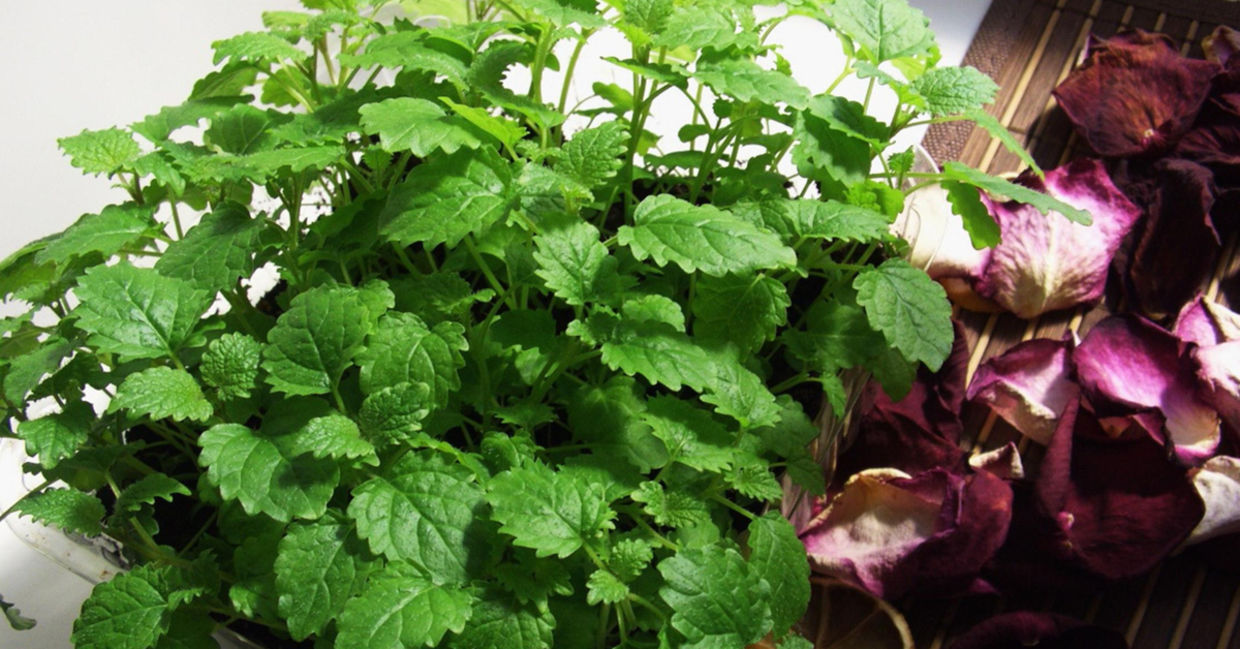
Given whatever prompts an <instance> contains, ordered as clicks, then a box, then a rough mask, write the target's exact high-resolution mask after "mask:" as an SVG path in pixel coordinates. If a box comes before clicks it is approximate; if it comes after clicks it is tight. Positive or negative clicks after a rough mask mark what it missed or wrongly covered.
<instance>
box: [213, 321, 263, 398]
mask: <svg viewBox="0 0 1240 649" xmlns="http://www.w3.org/2000/svg"><path fill="white" fill-rule="evenodd" d="M262 351H263V346H262V343H260V342H258V341H257V340H254V339H253V338H251V337H250V336H247V335H246V334H243V333H238V332H232V333H226V334H224V335H223V336H220V337H219V338H218V339H216V340H214V341H212V342H211V344H210V345H208V346H207V351H206V353H205V354H203V355H202V363H201V364H199V366H198V371H199V372H200V373H201V374H202V381H203V383H206V384H207V385H209V386H211V387H213V388H215V389H216V390H217V391H218V392H219V394H220V396H222V397H224V398H225V399H244V398H247V397H249V396H250V392H251V391H252V390H253V389H254V388H255V387H257V385H258V364H259V362H260V361H261V360H262Z"/></svg>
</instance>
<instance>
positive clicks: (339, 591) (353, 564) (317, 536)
mask: <svg viewBox="0 0 1240 649" xmlns="http://www.w3.org/2000/svg"><path fill="white" fill-rule="evenodd" d="M368 555H369V553H368V552H366V548H365V546H364V545H363V544H362V543H361V542H360V541H359V540H358V538H357V536H356V534H354V532H353V530H352V527H351V526H348V525H344V524H341V523H337V522H332V521H329V520H321V521H317V522H314V523H298V524H294V525H291V526H289V528H288V531H287V532H286V533H285V535H284V537H283V538H281V539H280V545H279V549H278V551H277V554H276V559H275V575H276V578H275V586H276V592H277V593H278V594H279V604H278V607H279V612H280V616H281V617H283V618H284V619H285V620H287V621H288V630H289V635H291V636H293V638H294V639H295V640H304V639H306V638H307V637H309V636H311V635H315V634H317V633H320V632H321V631H322V630H323V628H324V627H326V626H327V623H328V622H330V621H331V620H332V619H333V618H335V617H336V616H337V615H339V614H340V612H341V611H343V610H344V608H345V602H346V601H347V600H348V599H349V598H350V597H352V596H353V595H355V594H357V593H359V592H360V591H361V590H362V588H363V586H364V585H365V583H366V579H367V577H368V576H369V575H370V574H371V572H373V571H374V569H375V568H376V566H375V561H374V560H373V559H372V558H370V557H369V556H368ZM342 646H343V645H342Z"/></svg>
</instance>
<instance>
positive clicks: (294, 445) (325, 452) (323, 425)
mask: <svg viewBox="0 0 1240 649" xmlns="http://www.w3.org/2000/svg"><path fill="white" fill-rule="evenodd" d="M289 451H290V452H291V453H293V454H294V455H306V454H309V455H310V456H312V457H317V458H325V457H330V458H336V459H350V460H351V459H358V458H367V459H369V462H368V463H370V464H378V463H379V460H378V458H377V457H375V447H374V446H372V445H371V444H370V442H368V441H366V440H364V439H362V433H361V431H360V430H359V429H358V427H357V424H355V423H353V420H352V419H349V418H348V417H346V416H344V415H341V414H330V415H327V416H324V417H315V418H314V419H311V420H310V421H309V422H307V423H306V425H305V426H303V427H302V428H301V429H299V430H297V431H294V432H293V433H292V440H291V441H290V442H289Z"/></svg>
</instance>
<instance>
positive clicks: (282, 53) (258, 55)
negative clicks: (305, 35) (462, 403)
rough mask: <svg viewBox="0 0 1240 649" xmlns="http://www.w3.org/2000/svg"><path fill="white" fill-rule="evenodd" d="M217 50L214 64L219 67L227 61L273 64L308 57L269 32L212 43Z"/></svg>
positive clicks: (238, 35)
mask: <svg viewBox="0 0 1240 649" xmlns="http://www.w3.org/2000/svg"><path fill="white" fill-rule="evenodd" d="M211 49H213V50H215V58H214V59H213V60H212V63H215V64H216V65H219V64H220V63H221V62H223V61H225V60H229V61H233V62H236V61H249V62H252V63H272V62H277V61H283V60H287V59H302V58H304V57H305V56H306V55H305V53H304V52H302V51H301V50H299V49H297V48H296V47H295V46H294V45H293V44H292V43H289V42H288V41H286V40H284V39H283V38H281V37H279V36H276V35H275V34H270V33H267V32H246V33H244V34H237V35H236V36H233V37H231V38H225V39H223V40H219V41H215V42H214V43H211Z"/></svg>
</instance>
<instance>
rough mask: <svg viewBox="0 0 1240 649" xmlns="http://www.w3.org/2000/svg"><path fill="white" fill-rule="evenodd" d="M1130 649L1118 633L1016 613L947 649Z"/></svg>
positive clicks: (980, 627)
mask: <svg viewBox="0 0 1240 649" xmlns="http://www.w3.org/2000/svg"><path fill="white" fill-rule="evenodd" d="M1034 646H1036V647H1038V648H1039V649H1128V642H1127V641H1126V640H1124V636H1123V634H1121V633H1119V632H1118V631H1114V630H1111V629H1106V628H1103V627H1100V626H1094V625H1091V624H1087V623H1085V622H1082V621H1080V620H1075V619H1072V618H1069V617H1065V616H1062V615H1056V614H1054V613H1042V612H1033V611H1015V612H1012V613H1004V614H1002V615H996V616H995V617H992V618H990V619H989V620H986V621H985V622H982V623H981V624H978V625H977V626H975V627H973V628H972V629H970V630H969V631H967V632H966V633H965V634H964V635H962V636H960V637H958V638H956V639H955V640H954V641H953V642H952V643H951V645H949V648H948V649H1018V648H1024V647H1034Z"/></svg>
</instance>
